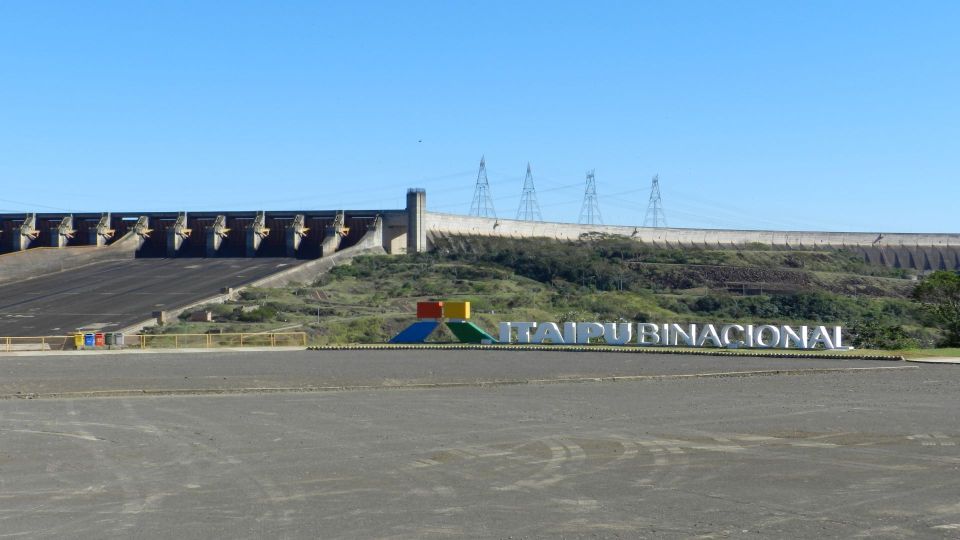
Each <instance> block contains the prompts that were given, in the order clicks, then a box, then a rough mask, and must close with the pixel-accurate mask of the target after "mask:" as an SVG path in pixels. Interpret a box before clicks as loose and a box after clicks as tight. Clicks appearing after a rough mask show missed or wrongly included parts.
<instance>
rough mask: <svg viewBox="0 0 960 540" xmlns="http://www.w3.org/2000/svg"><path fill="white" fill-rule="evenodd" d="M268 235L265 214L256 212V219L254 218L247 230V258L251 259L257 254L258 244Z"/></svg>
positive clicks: (268, 230)
mask: <svg viewBox="0 0 960 540" xmlns="http://www.w3.org/2000/svg"><path fill="white" fill-rule="evenodd" d="M269 234H270V229H268V228H267V215H266V213H264V212H257V217H256V218H254V220H253V223H252V224H251V225H250V228H249V229H247V242H246V253H247V257H253V256H255V255H256V254H257V250H258V249H260V243H261V242H263V239H264V238H266V237H267V235H269Z"/></svg>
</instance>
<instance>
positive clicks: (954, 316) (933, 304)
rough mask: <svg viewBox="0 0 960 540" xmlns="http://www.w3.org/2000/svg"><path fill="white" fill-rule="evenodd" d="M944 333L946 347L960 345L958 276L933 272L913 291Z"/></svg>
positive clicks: (959, 285)
mask: <svg viewBox="0 0 960 540" xmlns="http://www.w3.org/2000/svg"><path fill="white" fill-rule="evenodd" d="M913 296H914V298H916V299H917V300H918V301H920V302H922V303H923V305H924V307H926V308H927V310H928V311H929V312H930V313H931V314H932V315H933V316H934V318H935V320H936V321H937V323H938V324H939V325H940V327H941V328H943V330H944V331H945V332H946V340H945V344H946V345H960V275H957V274H956V273H954V272H942V271H941V272H934V273H933V274H931V275H930V276H928V277H927V278H926V279H924V280H923V282H922V283H920V285H918V286H917V288H916V289H915V290H914V291H913Z"/></svg>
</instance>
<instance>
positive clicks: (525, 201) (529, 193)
mask: <svg viewBox="0 0 960 540" xmlns="http://www.w3.org/2000/svg"><path fill="white" fill-rule="evenodd" d="M517 219H522V220H526V221H543V217H542V216H541V215H540V204H539V203H537V189H536V188H535V187H533V173H532V172H530V164H529V163H527V176H526V177H525V178H524V179H523V194H522V195H520V207H519V208H517Z"/></svg>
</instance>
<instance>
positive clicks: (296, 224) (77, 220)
mask: <svg viewBox="0 0 960 540" xmlns="http://www.w3.org/2000/svg"><path fill="white" fill-rule="evenodd" d="M598 234H599V235H612V236H622V237H626V238H632V239H634V240H636V241H639V242H643V243H645V244H649V245H652V246H662V247H672V248H684V247H687V248H707V249H742V248H744V247H746V246H749V245H755V244H762V245H767V246H771V247H773V248H776V249H785V250H789V249H799V250H811V249H846V250H850V251H854V252H856V253H859V254H861V255H862V256H863V257H864V259H865V260H866V261H867V262H870V263H873V264H880V265H885V266H891V267H900V268H910V269H915V270H919V271H925V270H937V269H954V270H960V234H915V233H895V232H886V231H878V232H869V233H866V232H816V231H772V230H766V231H761V230H729V229H684V228H667V227H639V226H637V227H632V226H605V225H577V224H571V223H551V222H543V221H524V220H512V219H497V218H487V217H476V216H463V215H457V214H446V213H437V212H430V211H429V210H428V207H427V193H426V191H424V190H422V189H410V190H408V192H407V204H406V208H402V209H393V210H289V211H255V210H253V211H223V212H189V211H170V212H115V211H111V212H98V213H74V214H51V213H27V214H0V271H3V270H7V269H9V268H11V261H12V260H13V259H18V260H26V259H31V260H34V259H35V260H37V261H39V262H37V263H36V265H37V269H38V270H39V269H41V267H43V266H44V265H48V266H49V265H51V264H53V262H56V263H58V264H60V265H61V266H63V267H64V268H66V267H69V266H72V265H76V264H82V263H84V262H85V261H87V260H88V259H90V260H99V259H102V258H108V257H113V258H177V257H196V258H216V257H294V258H297V259H318V258H323V257H327V256H329V255H331V254H332V253H334V252H337V251H339V250H342V249H345V248H349V247H351V246H355V245H357V244H358V243H360V242H361V241H362V242H363V243H364V245H367V246H369V245H373V244H377V245H378V246H379V247H380V248H382V252H385V253H390V254H402V253H408V252H422V251H428V250H431V249H432V247H433V242H434V240H435V239H437V238H449V237H456V236H500V237H510V238H550V239H558V240H576V239H580V238H582V237H584V235H598ZM11 254H20V256H12V255H11ZM27 254H30V256H29V257H23V256H25V255H27ZM11 257H13V259H11Z"/></svg>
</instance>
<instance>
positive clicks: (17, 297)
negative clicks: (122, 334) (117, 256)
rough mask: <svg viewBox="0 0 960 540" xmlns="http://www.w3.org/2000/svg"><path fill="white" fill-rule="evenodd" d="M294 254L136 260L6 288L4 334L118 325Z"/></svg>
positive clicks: (262, 271)
mask: <svg viewBox="0 0 960 540" xmlns="http://www.w3.org/2000/svg"><path fill="white" fill-rule="evenodd" d="M297 263H298V261H297V260H296V259H245V258H237V259H200V258H196V259H193V258H184V259H136V260H130V261H111V262H103V263H97V264H93V265H90V266H85V267H82V268H78V269H76V270H71V271H68V272H59V273H56V274H50V275H48V276H43V277H39V278H36V279H31V280H28V281H23V282H18V283H9V284H4V285H0V336H42V335H64V334H69V333H71V332H73V331H74V330H76V329H77V328H79V327H92V328H104V329H106V330H111V329H120V328H123V327H124V326H128V325H131V324H135V323H137V322H139V321H142V320H145V319H149V318H150V314H151V313H152V312H154V311H157V310H161V309H169V308H173V307H176V306H180V305H183V304H187V303H189V302H192V301H195V300H200V299H203V298H205V297H207V296H212V295H215V294H217V293H219V292H220V289H221V288H223V287H237V286H239V285H243V284H244V283H249V282H251V281H254V280H256V279H259V278H261V277H264V276H267V275H269V274H272V273H274V272H276V271H277V270H279V269H281V268H283V267H286V266H289V265H291V264H297Z"/></svg>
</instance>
